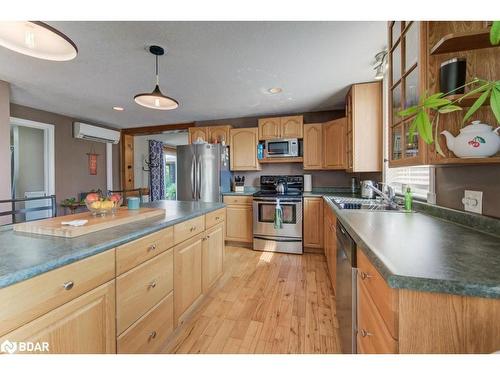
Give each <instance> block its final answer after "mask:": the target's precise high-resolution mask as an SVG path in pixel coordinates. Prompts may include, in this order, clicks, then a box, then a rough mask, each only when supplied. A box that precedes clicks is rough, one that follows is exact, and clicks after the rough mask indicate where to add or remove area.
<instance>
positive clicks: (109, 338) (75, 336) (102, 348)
mask: <svg viewBox="0 0 500 375" xmlns="http://www.w3.org/2000/svg"><path fill="white" fill-rule="evenodd" d="M5 340H10V341H16V342H19V341H30V342H34V343H40V344H41V343H44V342H46V343H48V345H49V351H48V352H46V353H45V354H49V353H51V354H105V353H116V335H115V282H114V280H113V281H110V282H108V283H106V284H104V285H101V286H99V287H97V288H95V289H93V290H91V291H90V292H87V293H85V294H83V295H81V296H80V297H78V298H75V299H74V300H72V301H70V302H68V303H66V304H64V305H62V306H60V307H58V308H56V309H54V310H52V311H50V312H48V313H46V314H45V315H42V316H40V317H38V318H37V319H35V320H33V321H31V322H30V323H27V324H25V325H23V326H21V327H20V328H18V329H16V330H14V331H12V332H10V333H8V334H7V335H5V336H3V337H0V342H4V341H5ZM41 354H44V352H41Z"/></svg>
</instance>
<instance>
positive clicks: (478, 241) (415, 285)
mask: <svg viewBox="0 0 500 375" xmlns="http://www.w3.org/2000/svg"><path fill="white" fill-rule="evenodd" d="M324 199H325V202H326V203H327V204H328V205H329V206H330V207H332V208H333V210H334V211H335V214H336V215H337V219H338V220H339V221H340V222H341V223H342V225H343V226H344V227H345V229H346V230H347V231H348V232H349V234H350V235H351V237H352V238H353V239H354V241H355V242H356V243H357V244H358V245H359V246H360V247H361V248H362V250H363V251H364V253H365V255H366V256H367V257H368V258H369V259H370V261H371V262H372V263H373V264H374V266H375V267H376V268H377V270H378V271H379V272H380V274H381V275H382V276H383V277H384V279H385V280H386V282H387V283H388V285H389V286H390V287H392V288H404V289H412V290H418V291H427V292H438V293H448V294H457V295H467V296H476V297H486V298H500V238H499V237H496V236H493V235H489V234H485V233H481V232H479V231H476V230H472V229H470V228H468V227H466V226H463V225H458V224H455V223H452V222H449V221H446V220H442V219H438V218H435V217H432V216H429V215H424V214H422V213H418V212H414V213H409V214H407V213H403V212H376V211H367V210H363V211H361V210H342V209H340V208H339V207H338V206H337V205H336V204H335V203H333V202H332V201H331V199H330V197H327V196H325V197H324Z"/></svg>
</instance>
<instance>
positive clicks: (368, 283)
mask: <svg viewBox="0 0 500 375" xmlns="http://www.w3.org/2000/svg"><path fill="white" fill-rule="evenodd" d="M357 262H358V280H359V283H360V284H362V285H364V286H365V288H366V290H367V292H368V294H369V295H370V297H371V298H372V300H373V302H374V304H375V306H376V308H377V309H378V311H379V313H380V315H381V316H382V319H383V320H384V322H385V324H386V325H387V328H388V329H389V331H390V333H391V335H392V337H396V338H397V337H398V291H397V290H396V289H392V288H390V287H389V286H388V285H387V283H386V282H385V280H384V279H383V277H382V275H380V273H379V272H378V271H377V270H376V269H375V267H374V266H373V264H372V263H371V262H370V261H369V260H368V258H367V257H366V255H365V254H364V253H363V251H362V250H361V249H360V248H358V250H357Z"/></svg>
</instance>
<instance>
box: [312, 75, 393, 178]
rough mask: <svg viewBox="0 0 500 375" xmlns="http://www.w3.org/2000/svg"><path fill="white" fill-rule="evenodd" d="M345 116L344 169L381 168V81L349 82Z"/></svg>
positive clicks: (355, 170)
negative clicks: (350, 84)
mask: <svg viewBox="0 0 500 375" xmlns="http://www.w3.org/2000/svg"><path fill="white" fill-rule="evenodd" d="M346 116H347V150H346V153H347V171H348V172H381V171H382V145H383V143H382V82H380V81H379V82H369V83H359V84H355V85H353V86H352V87H351V89H350V90H349V92H348V93H347V97H346ZM304 166H305V162H304Z"/></svg>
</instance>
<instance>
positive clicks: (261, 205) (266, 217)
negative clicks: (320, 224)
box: [253, 198, 302, 238]
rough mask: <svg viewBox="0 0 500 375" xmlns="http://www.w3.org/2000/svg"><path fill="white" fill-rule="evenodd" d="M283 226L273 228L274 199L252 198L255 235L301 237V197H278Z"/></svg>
mask: <svg viewBox="0 0 500 375" xmlns="http://www.w3.org/2000/svg"><path fill="white" fill-rule="evenodd" d="M280 206H281V209H282V210H283V228H281V229H275V228H274V214H275V210H276V199H274V198H254V200H253V233H254V235H257V236H276V237H291V238H302V199H292V198H284V199H280Z"/></svg>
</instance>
